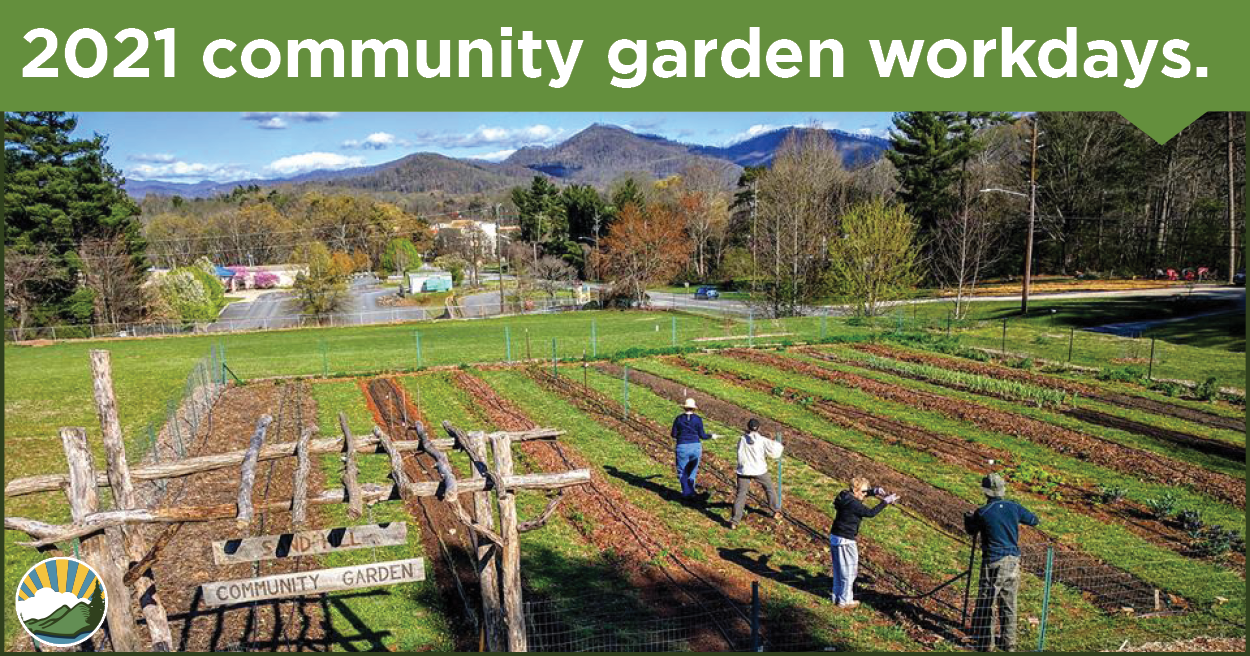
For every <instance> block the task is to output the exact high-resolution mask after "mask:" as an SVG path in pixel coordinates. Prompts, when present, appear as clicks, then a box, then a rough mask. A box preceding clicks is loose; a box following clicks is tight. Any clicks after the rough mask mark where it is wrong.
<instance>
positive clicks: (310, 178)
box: [126, 124, 890, 198]
mask: <svg viewBox="0 0 1250 656" xmlns="http://www.w3.org/2000/svg"><path fill="white" fill-rule="evenodd" d="M814 129H820V128H796V127H790V128H779V129H776V130H771V131H768V132H764V133H761V134H759V135H756V136H753V137H751V138H749V139H746V140H744V141H740V142H737V143H734V144H732V145H729V146H702V145H694V144H686V143H681V142H679V141H673V140H671V139H668V138H666V137H661V136H658V135H651V134H640V133H636V132H631V131H630V130H626V129H624V128H620V127H616V126H612V125H603V124H595V125H592V126H590V127H588V128H586V129H585V130H582V131H581V132H578V133H577V134H574V135H573V136H571V137H569V138H568V139H566V140H564V141H562V142H560V143H558V144H555V145H552V146H527V147H525V148H521V149H519V150H517V151H516V152H514V153H512V155H510V156H509V157H508V158H507V159H505V160H503V161H502V162H497V163H496V162H486V161H483V160H475V159H458V158H454V157H447V156H446V155H439V154H437V153H428V152H422V153H413V154H411V155H408V156H405V157H402V158H400V159H397V160H394V161H391V162H385V163H382V164H376V165H373V166H362V167H356V168H348V169H341V170H335V171H330V170H318V171H310V172H307V173H301V174H299V175H295V176H291V177H287V178H276V179H275V178H270V179H249V180H231V181H227V182H196V183H181V182H163V181H155V180H153V181H146V180H131V181H127V183H126V191H127V192H129V193H130V195H131V196H134V197H142V196H145V195H147V194H156V195H165V196H171V195H175V194H177V195H180V196H183V197H187V198H203V197H209V196H216V195H218V194H224V193H229V192H230V191H231V190H232V189H234V188H235V187H238V186H248V185H253V184H254V185H258V186H261V187H276V186H283V185H316V186H321V187H348V188H353V189H362V190H369V191H385V192H398V193H414V192H426V191H443V192H445V193H449V194H472V193H482V192H489V191H495V190H499V189H506V188H508V187H514V186H517V185H523V184H526V183H528V182H529V180H530V179H531V178H532V177H533V176H534V175H535V174H542V175H546V176H548V177H550V178H552V179H554V180H556V181H558V182H564V183H569V184H572V183H577V184H591V185H595V186H600V187H602V186H605V185H607V184H609V183H611V182H612V181H614V180H616V179H618V178H620V177H622V176H625V175H631V174H634V175H637V174H642V175H647V176H651V177H653V178H657V179H659V178H665V177H668V176H671V175H674V174H676V173H678V172H680V171H681V170H682V169H683V168H685V167H687V166H690V165H695V164H698V165H704V166H708V167H711V168H713V169H714V170H719V171H721V173H722V175H723V177H724V179H725V182H726V184H727V185H730V184H733V183H734V182H735V181H736V180H737V178H738V176H739V175H740V174H741V173H742V169H743V167H746V166H760V165H763V166H767V165H769V164H771V163H772V161H773V158H774V157H776V155H777V151H778V150H779V149H780V148H781V145H782V143H783V142H784V141H785V139H786V137H788V136H789V135H790V134H792V133H795V132H800V131H805V130H814ZM826 132H827V133H828V134H829V136H830V137H831V138H832V139H833V142H834V144H835V146H836V147H837V149H838V151H839V152H840V153H841V155H842V159H843V161H844V162H846V164H847V166H859V165H862V164H865V163H869V162H872V161H874V160H876V159H877V158H878V157H880V156H881V153H882V152H883V151H885V150H886V149H888V148H889V147H890V142H889V141H888V140H886V139H882V138H880V137H874V136H866V135H858V134H850V133H847V132H842V131H840V130H826Z"/></svg>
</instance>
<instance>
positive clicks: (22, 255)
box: [4, 244, 54, 338]
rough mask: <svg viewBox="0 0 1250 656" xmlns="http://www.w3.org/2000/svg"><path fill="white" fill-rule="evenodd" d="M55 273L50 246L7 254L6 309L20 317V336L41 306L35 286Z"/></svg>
mask: <svg viewBox="0 0 1250 656" xmlns="http://www.w3.org/2000/svg"><path fill="white" fill-rule="evenodd" d="M53 272H54V266H53V264H52V258H51V256H50V254H49V252H48V248H47V246H46V245H42V244H41V245H39V246H37V247H35V248H33V249H30V250H27V251H24V252H22V251H16V250H11V251H6V252H5V254H4V307H5V311H6V313H7V312H8V311H9V310H10V309H11V310H12V311H13V312H14V313H15V314H16V315H17V332H18V335H19V338H20V336H21V335H22V334H23V333H24V332H25V330H26V322H27V321H28V320H29V319H30V312H31V310H32V309H33V308H34V306H35V304H36V303H37V302H38V299H39V295H38V293H37V291H36V289H35V284H36V283H38V282H39V281H40V280H44V279H47V278H48V277H50V276H51V275H52V274H53Z"/></svg>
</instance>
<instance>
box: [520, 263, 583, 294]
mask: <svg viewBox="0 0 1250 656" xmlns="http://www.w3.org/2000/svg"><path fill="white" fill-rule="evenodd" d="M530 269H531V272H532V274H533V276H534V282H535V284H537V285H538V288H539V289H541V290H543V292H545V293H546V294H547V297H548V298H549V299H551V300H552V301H555V300H556V294H558V293H560V290H563V289H568V288H569V286H571V285H572V284H573V282H574V281H576V280H577V270H576V269H574V268H573V267H571V266H569V265H568V263H566V262H565V261H564V260H562V259H560V258H558V257H555V256H552V255H544V256H542V257H540V258H538V261H537V262H535V263H534V265H533V266H532V267H531V268H530Z"/></svg>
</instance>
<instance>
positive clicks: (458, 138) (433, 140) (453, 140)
mask: <svg viewBox="0 0 1250 656" xmlns="http://www.w3.org/2000/svg"><path fill="white" fill-rule="evenodd" d="M564 132H565V130H564V128H553V127H551V126H548V125H527V126H523V127H519V128H503V127H489V126H485V125H482V126H478V128H477V129H476V130H474V131H472V132H469V133H454V132H442V133H431V132H424V133H420V134H418V135H417V138H416V141H415V143H414V145H417V146H435V147H439V148H477V147H481V146H495V147H499V148H520V147H521V146H533V145H538V144H548V143H551V142H553V141H555V140H557V139H559V138H560V137H561V136H563V135H564Z"/></svg>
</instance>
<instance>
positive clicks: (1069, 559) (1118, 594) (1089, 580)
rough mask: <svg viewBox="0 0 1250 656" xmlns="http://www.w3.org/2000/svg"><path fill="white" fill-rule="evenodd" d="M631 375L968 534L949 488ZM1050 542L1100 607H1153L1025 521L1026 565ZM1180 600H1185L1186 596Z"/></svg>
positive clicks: (965, 505) (1128, 584) (1068, 575)
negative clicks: (754, 427)
mask: <svg viewBox="0 0 1250 656" xmlns="http://www.w3.org/2000/svg"><path fill="white" fill-rule="evenodd" d="M598 368H599V369H600V370H601V371H603V372H604V373H607V374H609V375H612V376H619V375H620V374H621V370H620V367H618V366H617V365H613V364H605V365H600V366H599V367H598ZM629 377H630V382H632V383H636V384H639V385H644V386H646V387H647V388H649V389H651V390H652V391H653V392H655V393H656V394H659V395H660V396H662V397H664V398H667V399H670V400H672V401H673V402H675V403H676V402H680V400H681V399H683V398H685V397H687V396H689V397H693V398H694V399H695V400H696V401H697V402H698V404H699V408H700V410H701V411H702V412H703V413H704V415H705V416H708V417H711V418H712V419H714V420H716V421H718V422H720V423H723V424H727V425H730V426H739V425H745V424H746V422H747V421H748V420H749V419H751V418H756V419H759V420H760V424H761V430H762V431H765V432H768V433H773V432H781V433H783V434H784V435H785V444H786V448H787V450H788V451H789V452H790V454H791V455H793V456H794V457H796V458H798V459H800V460H803V461H804V462H805V463H807V465H808V466H810V467H812V468H813V469H815V470H816V471H819V472H821V473H823V474H825V475H827V476H830V477H832V478H835V479H837V480H840V481H846V480H850V478H851V477H853V476H864V477H866V478H868V480H869V481H871V482H872V484H873V485H880V486H882V487H884V488H886V489H888V490H890V491H891V492H898V493H899V494H900V495H901V497H902V498H901V500H900V501H899V502H898V504H899V505H900V506H901V507H902V508H904V509H906V510H908V511H909V512H912V513H914V514H915V515H917V516H919V517H922V518H924V519H926V520H927V521H929V522H930V523H931V524H933V525H934V526H935V527H936V528H938V529H939V530H941V531H943V532H945V533H947V534H949V535H951V536H954V537H956V538H957V539H961V540H964V539H967V538H966V536H965V534H964V531H963V515H964V513H966V512H971V511H972V510H975V508H976V506H974V505H973V504H971V503H969V502H968V501H965V500H963V499H962V498H960V497H957V496H955V495H954V494H951V493H950V492H947V491H945V490H941V489H939V488H936V487H934V486H933V485H930V484H929V483H926V482H925V481H922V480H920V479H917V478H915V477H913V476H909V475H907V474H903V473H901V472H898V471H896V470H894V469H892V468H890V467H888V466H886V465H883V464H881V463H878V462H876V461H874V460H872V459H870V458H867V457H865V456H863V455H861V454H859V453H856V452H854V451H851V450H849V449H844V448H842V447H839V446H837V445H834V444H831V443H829V442H826V441H825V440H823V439H820V438H818V437H814V436H812V435H808V434H806V433H804V432H802V431H800V430H798V429H796V428H794V427H792V426H789V425H786V424H782V423H780V422H777V421H774V420H772V419H769V418H766V417H759V416H757V415H755V414H753V413H752V412H750V411H749V410H747V409H745V408H743V407H741V406H738V405H735V404H733V403H730V402H727V401H724V400H722V399H719V398H716V397H713V396H710V395H708V394H705V393H703V392H701V391H699V390H695V389H691V388H689V387H688V386H685V385H682V384H681V383H678V382H676V381H672V380H669V379H667V378H663V377H660V376H656V375H654V374H650V373H647V372H642V371H637V370H631V371H630V373H629ZM1047 546H1053V547H1054V548H1055V562H1056V563H1057V565H1056V571H1055V578H1056V580H1058V581H1060V582H1062V583H1064V584H1066V585H1069V586H1071V587H1074V588H1077V589H1080V590H1083V591H1084V592H1085V593H1086V597H1087V598H1088V599H1089V600H1090V601H1091V602H1092V603H1094V604H1096V605H1098V606H1099V607H1102V608H1104V609H1108V610H1116V609H1119V608H1123V607H1133V608H1138V609H1149V608H1151V607H1152V606H1153V604H1154V588H1153V587H1151V586H1150V585H1149V584H1147V583H1145V582H1144V581H1141V580H1140V579H1138V578H1137V577H1136V576H1134V575H1132V574H1130V573H1128V572H1125V571H1123V570H1120V569H1118V568H1116V567H1114V566H1112V565H1109V564H1106V563H1103V562H1102V561H1100V560H1098V559H1097V558H1094V557H1092V556H1090V555H1089V554H1086V553H1084V552H1082V551H1080V550H1079V549H1077V548H1075V547H1073V546H1071V545H1068V544H1063V543H1054V542H1052V541H1051V539H1050V538H1049V537H1048V536H1047V535H1046V534H1044V533H1042V532H1041V531H1038V530H1037V529H1033V528H1029V527H1021V530H1020V550H1021V554H1022V557H1021V559H1020V560H1021V566H1022V567H1024V568H1025V569H1026V570H1027V571H1030V572H1033V573H1035V574H1038V575H1041V574H1044V572H1045V560H1046V548H1047ZM1178 602H1179V603H1180V604H1184V601H1183V600H1178Z"/></svg>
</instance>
